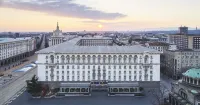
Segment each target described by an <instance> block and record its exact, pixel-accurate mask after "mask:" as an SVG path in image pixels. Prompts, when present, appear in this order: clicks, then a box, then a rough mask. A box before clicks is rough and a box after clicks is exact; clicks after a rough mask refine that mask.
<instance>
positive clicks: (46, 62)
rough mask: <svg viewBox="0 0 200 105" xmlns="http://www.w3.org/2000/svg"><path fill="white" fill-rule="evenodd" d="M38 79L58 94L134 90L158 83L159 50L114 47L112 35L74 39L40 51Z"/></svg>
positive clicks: (135, 91) (134, 91)
mask: <svg viewBox="0 0 200 105" xmlns="http://www.w3.org/2000/svg"><path fill="white" fill-rule="evenodd" d="M37 54H38V61H37V64H38V74H37V75H38V77H39V81H40V82H41V83H44V84H49V86H51V88H60V91H59V93H63V94H66V93H81V92H83V93H85V92H86V93H88V92H90V91H91V90H94V89H106V90H108V91H109V93H110V94H112V93H113V94H114V93H137V92H138V91H139V90H142V89H141V87H144V88H145V87H147V88H148V87H157V86H159V82H160V52H159V51H157V50H154V49H149V48H145V47H142V46H140V45H135V46H117V45H114V44H113V40H112V39H111V38H75V39H72V40H70V41H67V42H64V43H61V44H59V45H55V46H51V47H49V48H46V49H43V50H40V51H38V52H37Z"/></svg>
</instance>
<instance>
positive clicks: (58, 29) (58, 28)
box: [56, 22, 59, 30]
mask: <svg viewBox="0 0 200 105" xmlns="http://www.w3.org/2000/svg"><path fill="white" fill-rule="evenodd" d="M56 30H59V25H58V22H57V28H56Z"/></svg>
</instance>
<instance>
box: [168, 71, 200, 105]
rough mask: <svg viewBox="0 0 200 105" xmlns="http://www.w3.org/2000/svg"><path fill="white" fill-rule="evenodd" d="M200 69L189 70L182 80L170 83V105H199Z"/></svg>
mask: <svg viewBox="0 0 200 105" xmlns="http://www.w3.org/2000/svg"><path fill="white" fill-rule="evenodd" d="M199 74H200V69H195V68H193V69H189V70H187V71H186V72H184V73H183V74H182V75H183V77H182V79H181V80H179V81H178V82H174V83H172V89H171V93H170V94H169V103H170V105H200V88H199V87H200V75H199Z"/></svg>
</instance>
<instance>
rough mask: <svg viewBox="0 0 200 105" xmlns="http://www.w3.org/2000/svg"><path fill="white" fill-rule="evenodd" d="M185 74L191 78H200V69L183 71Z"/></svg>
mask: <svg viewBox="0 0 200 105" xmlns="http://www.w3.org/2000/svg"><path fill="white" fill-rule="evenodd" d="M183 75H184V76H188V77H191V78H200V69H196V68H193V69H189V70H187V71H186V72H185V73H183Z"/></svg>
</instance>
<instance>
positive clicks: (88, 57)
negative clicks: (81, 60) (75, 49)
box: [87, 55, 91, 63]
mask: <svg viewBox="0 0 200 105" xmlns="http://www.w3.org/2000/svg"><path fill="white" fill-rule="evenodd" d="M90 59H91V57H90V55H88V56H87V60H88V63H90Z"/></svg>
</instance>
